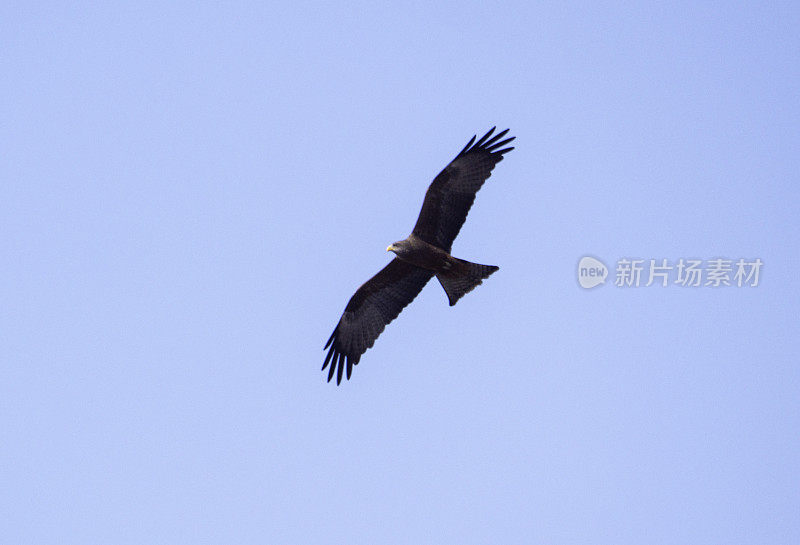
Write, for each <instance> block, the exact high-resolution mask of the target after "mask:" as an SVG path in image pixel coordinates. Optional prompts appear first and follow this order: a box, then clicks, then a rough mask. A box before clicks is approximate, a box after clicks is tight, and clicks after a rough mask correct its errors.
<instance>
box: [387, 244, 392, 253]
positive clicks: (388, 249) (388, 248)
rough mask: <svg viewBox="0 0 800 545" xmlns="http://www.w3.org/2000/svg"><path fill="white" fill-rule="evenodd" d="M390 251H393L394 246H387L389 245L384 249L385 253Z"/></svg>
mask: <svg viewBox="0 0 800 545" xmlns="http://www.w3.org/2000/svg"><path fill="white" fill-rule="evenodd" d="M392 250H394V244H389V245H388V246H387V247H386V251H387V252H391V251H392Z"/></svg>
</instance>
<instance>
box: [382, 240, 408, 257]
mask: <svg viewBox="0 0 800 545" xmlns="http://www.w3.org/2000/svg"><path fill="white" fill-rule="evenodd" d="M407 250H408V241H406V240H400V241H398V242H393V243H391V244H389V246H387V247H386V251H387V252H394V253H396V254H397V255H403V254H404V253H405V252H406V251H407Z"/></svg>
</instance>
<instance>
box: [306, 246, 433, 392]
mask: <svg viewBox="0 0 800 545" xmlns="http://www.w3.org/2000/svg"><path fill="white" fill-rule="evenodd" d="M432 276H433V273H432V272H431V271H427V270H425V269H420V268H419V267H415V266H414V265H410V264H408V263H406V262H405V261H400V260H399V259H398V258H394V259H393V260H392V261H391V262H390V263H389V264H388V265H386V266H385V267H384V268H383V269H381V271H380V272H379V273H378V274H376V275H375V276H373V277H372V278H371V279H369V280H368V281H367V282H366V283H365V284H364V285H362V286H361V287H360V288H358V290H357V291H356V293H355V294H354V295H353V297H351V298H350V302H349V303H347V306H346V307H345V309H344V314H342V317H341V318H340V319H339V323H338V324H337V325H336V329H334V330H333V333H332V334H331V338H330V339H328V342H327V343H326V344H325V348H323V350H324V349H326V348H328V347H329V346H330V350H328V355H327V356H325V363H323V364H322V369H323V370H324V369H325V368H326V367H327V366H328V364H329V363H330V366H331V368H330V371H328V382H330V381H331V379H332V378H333V373H334V371H336V384H340V383H341V382H342V371H343V370H344V368H345V365H347V379H348V380H350V374H351V373H352V372H353V366H354V365H358V360H360V359H361V354H363V353H364V352H366V350H367V348H370V347H372V345H373V344H375V339H377V338H378V335H380V334H381V332H382V331H383V329H384V328H385V327H386V325H387V324H388V323H389V322H391V321H392V320H394V319H395V318H397V315H398V314H400V311H401V310H403V309H404V308H405V307H406V305H408V304H409V303H410V302H411V301H413V300H414V298H415V297H416V296H417V294H419V292H420V291H422V288H423V287H425V284H427V283H428V280H430V279H431V277H432Z"/></svg>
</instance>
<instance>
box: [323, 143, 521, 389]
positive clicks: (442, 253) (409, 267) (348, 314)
mask: <svg viewBox="0 0 800 545" xmlns="http://www.w3.org/2000/svg"><path fill="white" fill-rule="evenodd" d="M495 128H496V127H492V129H491V130H490V131H489V132H487V133H486V134H485V135H483V137H482V138H481V139H480V140H478V141H477V142H475V136H473V137H472V139H471V140H470V141H469V142H468V143H467V145H466V146H464V149H462V150H461V152H460V153H459V154H458V155H456V157H455V159H453V160H452V161H451V162H450V164H449V165H447V166H446V167H444V170H442V171H441V172H440V173H439V175H438V176H436V178H434V180H433V182H432V183H431V185H430V187H428V192H427V193H426V194H425V200H424V201H423V203H422V210H421V211H420V213H419V218H418V219H417V223H416V225H414V229H413V230H412V231H411V234H410V235H409V236H408V238H406V239H405V240H401V241H399V242H395V243H393V244H390V245H389V247H388V248H386V251H387V252H389V251H391V252H394V253H395V254H396V257H395V258H394V259H392V261H391V262H389V264H388V265H386V266H385V267H384V268H383V269H382V270H381V271H380V272H379V273H378V274H376V275H375V276H373V277H372V278H371V279H369V280H368V281H367V282H366V283H364V284H363V285H362V286H361V287H360V288H358V290H357V291H356V292H355V294H354V295H353V297H352V298H350V301H349V302H348V303H347V306H346V307H345V309H344V313H343V314H342V317H341V318H340V319H339V323H338V324H337V325H336V328H335V329H334V330H333V333H332V334H331V337H330V338H329V339H328V342H327V343H326V344H325V348H323V350H325V349H328V347H330V349H329V350H328V354H327V356H325V362H324V363H323V364H322V370H323V371H324V370H325V368H326V367H328V365H330V370H329V371H328V382H330V381H331V379H332V378H333V375H334V373H335V374H336V384H340V383H341V382H342V374H343V371H344V370H345V369H347V379H348V380H350V374H351V373H352V372H353V366H354V365H357V364H358V362H359V360H360V359H361V355H362V354H363V353H364V352H366V350H367V349H368V348H371V347H372V345H373V344H374V343H375V339H377V338H378V335H380V334H381V332H382V331H383V329H384V328H385V327H386V325H387V324H388V323H389V322H391V321H392V320H394V319H395V318H397V316H398V314H400V311H401V310H403V309H404V308H405V307H406V305H408V304H409V303H410V302H411V301H413V300H414V298H415V297H416V296H417V294H418V293H419V292H420V291H422V288H423V287H424V286H425V284H426V283H427V282H428V280H430V279H431V277H433V276H436V278H437V279H438V280H439V283H440V284H441V285H442V287H443V288H444V291H445V293H446V294H447V298H448V300H449V301H450V306H453V305H455V304H456V302H457V301H458V300H459V299H460V298H461V297H463V296H464V294H466V293H468V292H470V291H472V290H473V289H474V288H475V287H476V286H478V285H479V284H480V283H481V282H482V281H483V280H484V279H486V278H488V277H489V275H490V274H492V273H493V272H495V271H496V270H497V269H498V267H496V266H494V265H479V264H477V263H470V262H469V261H464V260H463V259H458V258H456V257H453V256H451V255H450V247H451V246H452V245H453V240H455V238H456V235H458V232H459V230H460V229H461V226H462V225H464V220H466V219H467V214H468V213H469V209H470V207H471V206H472V203H473V202H474V201H475V194H476V193H477V192H478V190H479V189H480V188H481V186H482V185H483V182H485V181H486V179H487V178H488V177H489V176H491V174H492V169H493V168H494V166H495V165H496V164H497V163H499V162H500V161H502V159H503V154H505V153H508V152H509V151H511V150H513V149H514V148H513V147H503V146H505V145H506V144H508V143H509V142H511V141H512V140H514V137H511V138H506V139H505V140H503V137H504V136H505V135H506V133H507V132H508V129H506V130H504V131H502V132H499V133H497V134H496V135H494V136H492V134H493V133H494V130H495Z"/></svg>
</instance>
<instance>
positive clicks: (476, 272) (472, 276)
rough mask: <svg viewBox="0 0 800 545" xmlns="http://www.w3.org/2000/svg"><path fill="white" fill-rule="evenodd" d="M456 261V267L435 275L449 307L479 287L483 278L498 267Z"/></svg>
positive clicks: (487, 276)
mask: <svg viewBox="0 0 800 545" xmlns="http://www.w3.org/2000/svg"><path fill="white" fill-rule="evenodd" d="M453 259H455V261H456V264H455V265H456V266H455V267H453V268H452V269H450V270H449V271H447V272H440V273H437V274H436V278H438V279H439V283H440V284H441V285H442V287H443V288H444V292H445V293H446V294H447V298H448V299H449V300H450V306H451V307H452V306H453V305H455V304H456V303H457V302H458V300H459V299H461V298H462V297H464V295H466V294H467V293H469V292H471V291H472V290H474V289H475V287H476V286H479V285H480V284H481V283H482V282H483V280H484V279H485V278H489V275H490V274H492V273H493V272H494V271H496V270H497V269H499V268H500V267H495V266H494V265H479V264H478V263H470V262H469V261H464V260H463V259H458V258H453Z"/></svg>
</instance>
